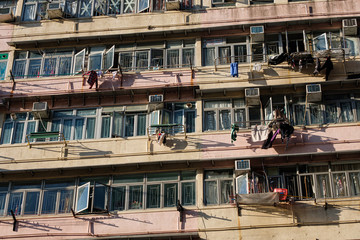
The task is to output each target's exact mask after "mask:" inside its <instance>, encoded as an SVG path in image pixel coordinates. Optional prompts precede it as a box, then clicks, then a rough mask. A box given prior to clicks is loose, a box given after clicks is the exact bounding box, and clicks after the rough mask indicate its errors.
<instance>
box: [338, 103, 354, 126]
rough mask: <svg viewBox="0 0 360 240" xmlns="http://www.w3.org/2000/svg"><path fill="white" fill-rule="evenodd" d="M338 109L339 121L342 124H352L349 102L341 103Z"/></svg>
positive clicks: (352, 118) (352, 117)
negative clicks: (339, 112)
mask: <svg viewBox="0 0 360 240" xmlns="http://www.w3.org/2000/svg"><path fill="white" fill-rule="evenodd" d="M340 109H341V120H342V121H343V122H353V121H354V116H353V113H352V107H351V103H349V102H345V103H341V104H340Z"/></svg>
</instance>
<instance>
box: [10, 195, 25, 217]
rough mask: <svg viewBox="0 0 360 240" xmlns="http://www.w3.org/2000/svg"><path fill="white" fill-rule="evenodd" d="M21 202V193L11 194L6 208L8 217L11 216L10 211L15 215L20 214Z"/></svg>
mask: <svg viewBox="0 0 360 240" xmlns="http://www.w3.org/2000/svg"><path fill="white" fill-rule="evenodd" d="M22 200H23V193H22V192H19V193H11V194H10V200H9V207H8V215H11V210H13V212H14V214H15V215H20V214H21V205H22Z"/></svg>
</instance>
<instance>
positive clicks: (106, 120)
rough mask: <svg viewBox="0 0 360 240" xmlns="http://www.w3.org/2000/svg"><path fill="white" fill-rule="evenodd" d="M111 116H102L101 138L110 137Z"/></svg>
mask: <svg viewBox="0 0 360 240" xmlns="http://www.w3.org/2000/svg"><path fill="white" fill-rule="evenodd" d="M110 121H111V118H110V117H102V122H101V138H108V137H110Z"/></svg>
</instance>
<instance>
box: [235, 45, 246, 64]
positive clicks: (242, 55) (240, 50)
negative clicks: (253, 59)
mask: <svg viewBox="0 0 360 240" xmlns="http://www.w3.org/2000/svg"><path fill="white" fill-rule="evenodd" d="M234 50H235V62H238V63H243V62H247V50H246V45H236V46H234Z"/></svg>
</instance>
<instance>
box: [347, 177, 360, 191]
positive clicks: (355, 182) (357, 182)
mask: <svg viewBox="0 0 360 240" xmlns="http://www.w3.org/2000/svg"><path fill="white" fill-rule="evenodd" d="M349 177H350V194H351V196H359V195H360V172H354V173H349Z"/></svg>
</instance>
